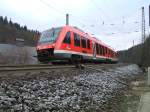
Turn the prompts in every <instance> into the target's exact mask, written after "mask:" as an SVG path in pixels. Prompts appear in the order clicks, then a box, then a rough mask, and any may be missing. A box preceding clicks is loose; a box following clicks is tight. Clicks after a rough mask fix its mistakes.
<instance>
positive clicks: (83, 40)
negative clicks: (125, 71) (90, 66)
mask: <svg viewBox="0 0 150 112" xmlns="http://www.w3.org/2000/svg"><path fill="white" fill-rule="evenodd" d="M36 49H37V57H38V60H39V61H40V62H49V61H54V60H69V61H83V62H85V61H94V62H107V63H116V62H117V61H118V59H117V53H116V52H115V51H114V50H113V49H112V48H110V47H109V46H107V45H106V44H104V43H102V42H101V41H100V40H98V39H97V38H95V37H92V36H90V35H89V34H87V33H85V32H83V31H82V30H80V29H78V28H77V27H72V26H68V25H67V26H63V27H57V28H51V29H49V30H46V31H44V32H42V34H41V36H40V39H39V41H38V45H37V48H36Z"/></svg>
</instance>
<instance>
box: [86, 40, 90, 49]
mask: <svg viewBox="0 0 150 112" xmlns="http://www.w3.org/2000/svg"><path fill="white" fill-rule="evenodd" d="M87 47H88V49H90V40H89V39H88V40H87Z"/></svg>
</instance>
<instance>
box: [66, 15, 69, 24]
mask: <svg viewBox="0 0 150 112" xmlns="http://www.w3.org/2000/svg"><path fill="white" fill-rule="evenodd" d="M66 25H69V14H66Z"/></svg>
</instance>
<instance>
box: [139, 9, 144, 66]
mask: <svg viewBox="0 0 150 112" xmlns="http://www.w3.org/2000/svg"><path fill="white" fill-rule="evenodd" d="M141 36H142V43H141V60H140V64H141V66H144V58H145V44H144V42H145V12H144V7H142V35H141Z"/></svg>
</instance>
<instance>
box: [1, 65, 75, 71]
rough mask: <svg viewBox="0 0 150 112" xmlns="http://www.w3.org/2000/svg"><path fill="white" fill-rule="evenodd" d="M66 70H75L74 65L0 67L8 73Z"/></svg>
mask: <svg viewBox="0 0 150 112" xmlns="http://www.w3.org/2000/svg"><path fill="white" fill-rule="evenodd" d="M66 68H75V66H74V65H57V66H56V65H55V66H54V65H48V64H47V65H46V64H43V65H42V64H41V65H40V64H39V65H38V64H37V65H14V66H13V65H8V66H0V72H7V71H26V70H47V69H66Z"/></svg>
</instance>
